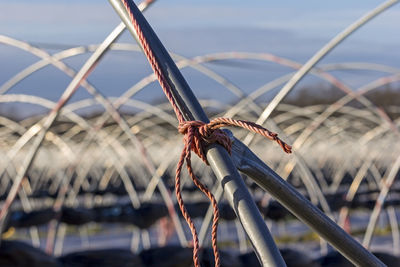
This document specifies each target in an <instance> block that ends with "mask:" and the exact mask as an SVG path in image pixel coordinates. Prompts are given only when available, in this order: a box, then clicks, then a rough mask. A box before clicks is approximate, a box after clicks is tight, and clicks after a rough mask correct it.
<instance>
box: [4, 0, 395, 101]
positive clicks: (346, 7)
mask: <svg viewBox="0 0 400 267" xmlns="http://www.w3.org/2000/svg"><path fill="white" fill-rule="evenodd" d="M383 2H384V1H376V0H363V1H345V0H337V1H320V0H309V1H295V0H292V1H289V0H281V1H260V0H252V1H236V0H229V1H228V0H219V1H210V0H203V1H198V0H197V1H194V0H168V1H167V0H159V1H156V3H155V4H153V5H152V6H151V7H150V8H149V9H148V10H147V11H146V12H145V17H146V18H147V19H148V21H149V22H150V24H151V25H152V27H153V29H154V30H155V32H156V33H157V34H158V35H159V37H160V39H161V41H162V42H163V43H164V45H165V46H166V48H167V49H169V50H170V51H173V52H176V53H179V54H180V55H183V56H186V57H193V56H198V55H205V54H208V53H217V52H228V51H242V52H244V51H245V52H255V53H273V54H276V55H279V56H282V57H286V58H289V59H292V60H296V61H298V62H300V63H304V62H306V61H307V59H309V58H310V57H311V56H312V55H313V54H314V53H315V52H316V51H318V49H320V48H321V47H322V46H323V45H324V44H325V43H327V42H328V41H329V40H330V39H331V38H333V37H334V36H335V35H336V34H338V33H339V32H341V31H342V30H343V29H344V28H346V27H347V26H348V25H350V24H351V23H352V22H354V21H356V20H357V19H358V18H360V17H361V16H362V15H363V14H365V13H366V12H368V11H369V10H372V9H373V8H375V7H376V6H378V5H380V4H382V3H383ZM136 3H138V2H137V1H136ZM0 6H1V8H0V34H2V35H6V36H9V37H12V38H15V39H18V40H24V41H27V42H29V43H32V44H34V45H37V46H39V47H40V46H42V47H44V48H46V47H47V48H48V47H52V46H53V47H54V46H55V45H58V46H63V45H66V47H69V46H77V45H87V44H96V43H100V42H101V41H103V39H104V38H105V37H106V36H107V35H108V34H109V33H110V32H111V31H112V29H113V28H114V27H115V26H116V25H117V24H118V23H119V21H120V20H119V17H118V16H117V15H116V13H115V12H114V10H113V9H112V7H111V5H110V4H109V3H108V1H105V0H103V1H100V0H35V1H31V0H0ZM398 25H400V5H395V6H393V7H392V8H391V9H389V10H387V11H385V12H384V13H382V14H381V15H380V16H378V17H377V18H375V19H374V20H372V21H371V22H369V23H368V24H367V25H365V26H364V27H363V28H361V29H360V30H359V31H357V32H356V33H354V34H353V35H352V36H350V37H349V38H348V39H347V40H345V41H344V42H343V43H342V44H341V45H340V46H338V47H337V48H336V49H335V50H334V51H333V52H332V53H330V54H329V55H328V56H327V57H326V58H325V59H324V60H323V61H322V62H321V64H323V63H333V62H346V61H347V62H348V61H368V62H373V63H379V64H387V65H390V66H393V67H399V68H400V52H399V51H400V50H399V49H398V47H399V45H400V34H399V26H398ZM119 41H120V42H124V43H134V40H133V39H132V37H131V36H130V35H129V34H128V33H126V34H124V36H123V37H122V38H121V39H120V40H119ZM58 51H59V50H54V49H53V50H49V52H50V53H54V52H58ZM88 56H89V55H88V54H86V55H82V56H77V57H74V58H71V59H68V60H67V61H66V62H67V63H68V64H70V65H71V66H72V67H74V68H75V69H79V68H80V66H82V64H83V63H84V61H85V60H86V59H87V58H88ZM37 60H38V59H37V58H36V57H34V56H31V55H29V54H27V53H26V52H23V51H21V50H18V49H15V48H11V47H8V46H5V45H2V44H0V68H1V69H2V71H1V72H0V84H2V83H4V82H5V81H7V80H8V79H9V78H10V77H12V76H13V75H15V74H16V73H17V72H18V71H20V70H22V69H23V68H25V67H27V66H29V65H30V64H32V63H34V62H35V61H37ZM248 63H249V65H248V68H247V69H245V70H244V69H241V68H240V67H235V66H234V64H231V66H224V64H219V65H218V64H214V65H211V66H209V67H210V68H213V69H215V70H218V71H219V72H220V73H222V74H223V75H225V76H226V77H228V78H230V79H231V80H233V81H234V82H235V83H236V84H238V85H240V86H242V87H245V88H246V91H247V92H250V91H252V90H255V89H256V88H257V87H258V86H261V85H262V84H263V83H265V82H266V81H268V80H271V79H273V78H275V77H278V76H279V75H283V74H284V73H285V72H287V69H282V68H280V67H277V66H276V65H271V64H269V65H268V64H264V65H263V68H264V69H265V70H267V72H265V73H262V72H261V71H259V70H260V69H261V68H260V65H257V64H259V63H254V62H248ZM252 64H253V65H254V66H253V65H252ZM116 66H119V67H116ZM252 66H253V67H252ZM150 72H151V70H150V68H149V67H148V66H147V65H146V61H145V60H144V58H143V56H142V55H139V54H138V53H134V55H133V53H132V52H129V53H128V52H125V53H124V52H112V53H111V54H110V55H108V56H107V57H105V58H104V60H103V62H102V63H101V64H100V65H99V67H98V68H97V69H96V70H95V71H94V73H93V74H92V75H91V76H90V77H89V80H91V81H93V83H94V84H95V85H96V86H97V87H99V90H101V91H102V92H104V94H106V95H108V96H119V95H120V94H121V93H122V92H123V91H124V90H126V89H127V88H128V87H130V86H131V85H132V84H133V83H134V82H135V81H138V80H139V79H140V78H142V77H144V76H145V75H147V74H148V73H150ZM184 74H185V75H187V79H188V80H190V81H189V83H190V82H191V83H193V85H194V86H193V87H194V88H201V87H204V86H207V87H210V86H211V87H212V86H214V85H213V84H212V83H210V82H207V81H204V77H202V76H199V75H197V76H196V74H194V73H192V72H191V71H189V70H187V71H186V70H185V71H184ZM365 76H368V75H364V78H365V79H367V78H368V77H365ZM346 79H348V80H346V81H347V82H348V83H349V84H350V85H353V86H359V85H360V84H361V83H362V82H364V81H361V80H360V79H359V77H356V76H355V75H351V74H349V75H347V76H346ZM44 81H45V82H44ZM306 81H307V80H306ZM68 82H69V78H68V77H66V76H65V75H64V74H62V73H60V72H59V71H57V70H54V69H52V68H50V67H48V68H46V69H43V70H41V71H39V72H38V73H37V74H35V75H34V76H32V77H30V78H28V79H27V80H26V81H24V82H22V83H21V84H19V85H18V86H16V87H15V88H14V89H12V90H11V91H10V93H28V92H29V93H31V94H37V95H39V96H43V97H46V98H48V99H50V100H53V101H55V100H57V99H58V98H59V96H60V95H61V93H62V91H63V90H64V89H65V87H66V85H68ZM215 86H216V85H215ZM111 87H112V88H113V89H112V90H111V89H110V88H111ZM156 90H158V88H156V87H154V88H153V89H148V91H149V93H147V95H146V94H142V95H139V96H138V97H142V98H143V99H146V100H149V99H150V98H152V97H153V98H157V97H161V96H160V95H159V94H158V93H156ZM194 90H195V92H196V89H194ZM80 91H82V90H80ZM198 91H199V93H198V94H199V96H200V97H206V96H207V94H209V92H208V91H207V90H198ZM33 92H35V93H33ZM150 92H151V93H150ZM157 92H158V91H157ZM202 94H203V95H202ZM85 97H88V95H87V94H85V93H84V92H79V93H78V94H77V96H76V97H75V100H77V99H81V98H85ZM220 97H224V95H223V94H222V95H220ZM230 97H232V96H230ZM0 105H1V104H0Z"/></svg>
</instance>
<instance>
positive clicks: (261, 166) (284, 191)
mask: <svg viewBox="0 0 400 267" xmlns="http://www.w3.org/2000/svg"><path fill="white" fill-rule="evenodd" d="M231 138H232V139H233V146H232V151H233V153H232V160H233V161H234V162H235V164H236V167H237V168H238V169H239V170H240V171H241V172H243V173H244V174H246V175H247V176H248V177H249V178H251V179H253V181H255V182H256V183H257V184H258V185H259V186H260V187H262V188H263V189H264V190H266V191H267V192H268V193H270V194H271V195H272V196H273V197H274V198H275V199H276V200H278V201H279V203H280V204H282V205H283V206H284V207H285V208H287V209H288V210H289V211H290V212H291V213H293V214H294V215H295V216H296V217H297V218H299V219H300V220H301V221H303V222H304V223H305V224H307V225H308V226H310V227H311V228H312V229H313V230H314V231H315V232H317V233H318V234H319V235H320V236H321V237H322V238H324V239H325V240H326V241H327V242H328V243H330V244H331V245H332V246H333V247H335V248H336V249H337V250H338V251H339V252H340V253H341V254H342V255H343V256H345V257H346V258H347V259H348V260H350V261H351V262H352V263H353V264H355V265H357V266H385V265H384V264H383V263H382V262H381V261H380V260H378V259H377V258H376V257H375V256H374V255H373V254H371V253H370V252H369V251H368V250H366V249H365V248H364V247H363V246H361V244H360V243H358V242H357V241H356V240H355V239H353V238H352V237H351V236H350V235H348V234H347V233H346V232H345V231H344V230H343V229H342V228H340V227H339V226H338V225H337V224H336V223H335V222H333V221H332V220H331V219H329V218H328V216H326V215H325V214H324V213H323V212H321V211H320V210H319V209H318V208H317V207H315V206H314V205H312V204H311V203H310V201H308V200H307V199H306V198H305V197H304V196H302V195H301V194H300V193H299V192H297V190H296V189H295V188H294V187H293V186H292V185H290V184H289V183H287V182H286V181H285V180H283V179H282V178H281V177H280V176H279V175H278V174H276V173H275V172H274V171H273V170H272V169H271V168H269V167H268V166H267V165H266V164H265V163H264V162H263V161H262V160H260V159H259V158H258V157H257V156H256V155H255V154H254V153H253V152H252V151H251V150H250V149H248V148H247V146H246V145H244V144H243V143H242V142H241V141H239V140H237V139H236V138H234V137H233V136H232V137H231Z"/></svg>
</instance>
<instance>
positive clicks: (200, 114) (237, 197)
mask: <svg viewBox="0 0 400 267" xmlns="http://www.w3.org/2000/svg"><path fill="white" fill-rule="evenodd" d="M109 2H110V3H111V5H112V6H113V7H114V9H115V11H116V12H117V13H118V15H119V16H120V17H121V19H122V21H123V22H124V23H125V24H126V26H127V28H128V29H129V31H130V32H131V33H132V35H133V36H135V35H136V33H135V29H134V27H133V25H132V23H131V21H130V19H129V17H128V16H127V14H126V10H125V7H124V6H123V4H122V3H121V1H120V0H109ZM129 5H130V9H131V11H132V12H133V14H134V16H135V18H136V19H137V21H138V23H139V24H140V26H141V28H142V31H143V33H144V35H145V36H146V39H147V41H148V43H149V45H150V47H151V49H152V50H153V52H154V54H155V56H156V58H157V60H158V61H159V63H160V65H161V68H162V72H163V73H164V76H165V77H166V79H167V80H168V83H169V85H170V86H171V89H172V94H173V97H174V99H175V101H176V103H177V104H178V106H179V109H180V110H181V112H182V114H183V116H184V118H185V119H186V120H201V121H204V122H209V119H208V117H207V115H206V114H205V112H204V110H203V109H202V107H201V106H200V104H199V102H198V101H197V99H196V97H195V95H194V94H193V92H192V90H191V89H190V87H189V85H188V84H187V82H186V81H185V79H184V78H183V76H182V74H181V73H180V71H179V70H178V68H177V67H176V65H175V63H174V61H173V60H172V59H171V57H170V56H169V54H168V52H167V51H166V49H165V48H164V46H163V45H162V43H161V42H160V40H159V39H158V37H157V36H156V34H155V33H154V32H153V30H152V28H151V27H150V25H149V24H148V23H147V21H146V19H145V18H144V17H143V15H142V14H141V13H140V11H139V10H138V9H137V7H136V5H135V4H134V3H133V2H132V1H130V2H129ZM207 159H208V161H209V163H210V166H211V168H212V169H213V171H214V173H215V175H216V176H217V178H218V179H219V181H220V182H221V184H222V187H223V188H224V191H225V196H226V197H227V199H228V201H229V203H230V205H231V206H232V208H233V209H234V210H235V212H236V214H237V216H238V218H239V220H240V222H241V223H242V225H243V228H244V229H245V231H246V233H247V235H248V237H249V239H250V241H251V242H252V244H253V246H254V249H255V251H256V254H257V256H258V258H259V260H260V262H261V263H262V264H263V266H286V264H285V262H284V261H283V258H282V256H281V255H280V252H279V250H278V248H277V247H276V245H275V242H274V240H273V238H272V236H271V234H270V232H269V230H268V228H267V226H266V224H265V222H264V220H263V218H262V217H261V214H260V212H259V211H258V208H257V206H256V204H255V203H254V200H253V198H252V197H251V195H250V193H249V191H248V190H247V188H246V186H245V184H244V182H243V180H242V178H241V176H240V174H239V173H238V171H237V169H236V167H235V165H234V164H233V162H232V160H231V159H230V156H229V154H228V152H227V151H226V150H225V149H224V148H223V147H221V146H220V145H212V146H210V148H209V149H208V151H207Z"/></svg>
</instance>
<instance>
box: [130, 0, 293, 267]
mask: <svg viewBox="0 0 400 267" xmlns="http://www.w3.org/2000/svg"><path fill="white" fill-rule="evenodd" d="M128 1H129V0H122V3H123V4H124V6H125V8H126V10H127V12H128V15H129V18H130V20H131V22H132V25H133V27H134V28H135V31H136V34H137V36H138V39H139V41H140V43H141V45H142V47H143V51H144V53H145V55H146V57H147V59H148V61H149V63H150V65H151V67H152V69H153V71H154V74H155V75H156V77H157V79H158V81H159V82H160V85H161V87H162V89H163V91H164V93H165V95H166V97H167V99H168V101H169V102H170V103H171V105H172V107H173V109H174V111H175V114H176V116H177V118H178V121H179V126H178V130H179V132H180V133H181V134H183V135H184V144H185V147H184V148H183V151H182V153H181V156H180V159H179V162H178V165H177V168H176V176H175V193H176V198H177V201H178V204H179V208H180V210H181V212H182V215H183V217H184V218H185V220H186V222H187V223H188V225H189V228H190V230H191V232H192V236H193V262H194V265H195V266H196V267H200V263H199V257H198V255H199V249H200V245H199V239H198V236H197V231H196V227H195V226H194V223H193V221H192V219H191V217H190V215H189V213H188V212H187V210H186V208H185V204H184V202H183V199H182V193H181V173H182V167H183V164H184V162H185V161H186V167H187V170H188V173H189V176H190V178H191V179H192V180H193V183H194V184H195V185H196V186H197V187H198V188H199V189H200V190H201V191H202V192H203V193H204V194H205V195H206V196H207V197H208V199H209V200H210V201H211V203H212V206H213V209H214V212H213V223H212V231H211V240H212V247H213V251H214V257H215V266H220V257H219V252H218V248H217V229H218V219H219V210H218V205H217V201H216V200H215V198H214V196H213V194H212V193H211V192H210V191H209V190H208V189H207V187H206V186H205V185H204V184H203V183H201V182H200V180H199V179H198V178H197V177H196V175H195V174H194V172H193V169H192V165H191V151H192V150H193V151H194V152H195V153H196V154H197V155H198V156H199V157H200V158H201V159H202V160H203V161H204V162H205V163H206V164H207V165H208V161H207V157H206V154H205V151H206V146H207V145H209V144H212V143H215V142H217V143H219V144H220V145H222V146H223V147H225V148H226V150H227V151H228V152H229V153H231V146H232V142H231V140H230V138H229V137H228V136H227V135H226V134H225V133H224V132H223V131H222V130H221V129H219V128H221V127H224V126H237V127H242V128H244V129H247V130H249V131H252V132H255V133H258V134H260V135H262V136H264V137H266V138H268V139H270V140H274V141H275V142H277V143H278V144H279V145H280V146H281V147H282V149H283V150H284V151H285V152H286V153H291V146H289V145H288V144H286V143H285V142H283V141H282V140H281V139H279V138H278V135H277V134H276V133H273V132H270V131H269V130H267V129H265V128H264V127H262V126H260V125H258V124H255V123H253V122H249V121H243V120H234V119H229V118H216V119H214V120H212V121H211V122H209V123H204V122H201V121H185V119H184V117H183V114H182V113H181V111H180V110H179V107H178V105H177V104H176V103H175V99H174V98H173V96H172V90H171V87H170V85H169V84H168V81H167V79H166V78H165V77H164V74H163V72H162V71H161V68H160V65H159V62H158V61H157V59H156V57H155V55H154V53H153V51H152V50H151V47H150V45H149V43H148V42H147V40H146V38H145V36H144V34H143V32H142V30H141V28H140V26H139V24H138V22H137V20H136V18H135V17H134V15H133V13H132V11H131V10H130V7H129V4H128ZM132 4H133V5H134V3H133V2H132Z"/></svg>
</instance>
